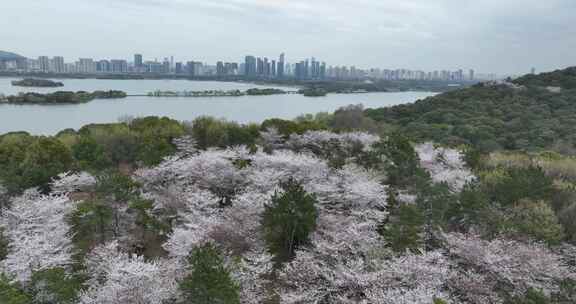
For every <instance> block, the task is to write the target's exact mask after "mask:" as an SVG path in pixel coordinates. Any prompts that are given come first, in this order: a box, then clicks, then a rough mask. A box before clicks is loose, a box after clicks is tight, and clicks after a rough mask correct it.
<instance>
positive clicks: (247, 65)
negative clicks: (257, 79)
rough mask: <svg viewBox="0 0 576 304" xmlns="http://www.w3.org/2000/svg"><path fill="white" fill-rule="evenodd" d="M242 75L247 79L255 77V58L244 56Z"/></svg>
mask: <svg viewBox="0 0 576 304" xmlns="http://www.w3.org/2000/svg"><path fill="white" fill-rule="evenodd" d="M244 74H245V75H246V76H249V77H250V76H255V75H256V57H254V56H246V59H245V61H244Z"/></svg>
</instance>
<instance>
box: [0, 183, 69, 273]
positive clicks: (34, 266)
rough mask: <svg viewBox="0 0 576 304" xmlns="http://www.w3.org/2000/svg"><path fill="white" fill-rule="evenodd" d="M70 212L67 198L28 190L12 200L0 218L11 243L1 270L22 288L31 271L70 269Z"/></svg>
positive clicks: (0, 266) (0, 264)
mask: <svg viewBox="0 0 576 304" xmlns="http://www.w3.org/2000/svg"><path fill="white" fill-rule="evenodd" d="M73 209H74V203H73V202H72V201H70V199H69V198H68V197H67V196H66V195H42V194H40V193H39V192H38V191H37V190H28V191H26V192H25V193H24V194H23V195H21V196H19V197H16V198H14V199H13V200H12V203H11V207H10V209H8V210H5V211H4V213H3V215H2V217H1V218H0V227H2V229H3V230H4V236H5V237H6V238H7V239H8V240H9V242H10V246H9V251H8V256H7V257H6V259H5V260H4V261H2V262H0V269H1V270H2V271H3V272H5V273H6V274H8V275H9V276H10V277H12V278H14V279H15V280H16V281H18V282H21V283H24V284H25V283H27V282H28V281H29V280H30V277H31V274H32V272H33V271H38V270H45V269H49V268H54V267H67V266H69V265H70V264H71V263H72V245H71V240H70V237H69V234H70V227H69V225H68V224H67V222H66V217H67V216H68V214H70V212H71V211H72V210H73Z"/></svg>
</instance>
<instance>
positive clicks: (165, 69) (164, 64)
mask: <svg viewBox="0 0 576 304" xmlns="http://www.w3.org/2000/svg"><path fill="white" fill-rule="evenodd" d="M170 66H171V65H170V61H168V58H164V62H162V74H168V73H170Z"/></svg>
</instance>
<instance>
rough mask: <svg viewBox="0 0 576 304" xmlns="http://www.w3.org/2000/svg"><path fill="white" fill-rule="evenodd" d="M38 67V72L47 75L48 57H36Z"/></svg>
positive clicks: (48, 69)
mask: <svg viewBox="0 0 576 304" xmlns="http://www.w3.org/2000/svg"><path fill="white" fill-rule="evenodd" d="M38 65H39V68H40V72H42V73H48V72H49V71H50V58H48V56H40V57H38Z"/></svg>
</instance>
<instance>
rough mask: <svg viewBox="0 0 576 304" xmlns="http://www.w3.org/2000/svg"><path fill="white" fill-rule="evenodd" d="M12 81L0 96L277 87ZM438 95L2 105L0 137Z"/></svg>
mask: <svg viewBox="0 0 576 304" xmlns="http://www.w3.org/2000/svg"><path fill="white" fill-rule="evenodd" d="M12 80H18V79H16V78H0V94H5V95H12V94H17V93H18V92H38V93H48V92H54V91H59V90H67V91H81V90H82V91H95V90H121V91H125V92H127V93H128V94H146V93H148V92H150V91H154V90H173V91H204V90H236V89H238V90H246V89H249V88H271V87H274V86H262V85H255V84H250V83H236V82H214V81H188V80H98V79H64V80H56V81H61V82H63V83H64V87H60V88H24V87H15V86H12V85H11V81H12ZM284 89H285V90H295V89H294V88H284ZM434 94H435V93H429V92H399V93H368V94H330V95H328V96H326V97H318V98H310V97H304V96H302V95H297V94H289V95H272V96H242V97H206V98H174V97H161V98H156V97H128V98H125V99H110V100H94V101H92V102H89V103H86V104H74V105H49V106H48V105H7V104H0V134H3V133H6V132H13V131H27V132H30V133H32V134H43V135H52V134H55V133H57V132H58V131H61V130H63V129H67V128H74V129H78V128H80V127H82V126H83V125H86V124H90V123H109V122H117V121H118V118H120V117H122V116H127V115H128V116H133V117H142V116H152V115H153V116H167V117H170V118H174V119H177V120H181V121H186V120H193V119H194V118H196V117H198V116H202V115H209V116H214V117H218V118H226V119H228V120H233V121H237V122H241V123H247V122H261V121H263V120H265V119H268V118H284V119H292V118H295V117H296V116H298V115H300V114H307V113H318V112H333V111H335V110H336V109H338V108H340V107H343V106H346V105H350V104H363V105H364V107H365V108H376V107H385V106H392V105H397V104H403V103H409V102H414V101H416V100H418V99H422V98H425V97H428V96H432V95H434Z"/></svg>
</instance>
